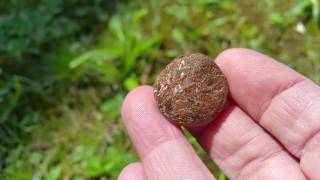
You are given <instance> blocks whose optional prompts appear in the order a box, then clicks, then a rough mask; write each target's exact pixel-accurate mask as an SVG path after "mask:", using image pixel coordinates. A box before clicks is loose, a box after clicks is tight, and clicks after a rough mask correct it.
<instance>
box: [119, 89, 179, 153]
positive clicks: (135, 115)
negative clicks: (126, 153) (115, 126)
mask: <svg viewBox="0 0 320 180" xmlns="http://www.w3.org/2000/svg"><path fill="white" fill-rule="evenodd" d="M122 117H123V121H124V125H125V127H126V129H127V130H128V134H129V136H130V138H131V139H132V141H133V143H134V145H135V147H136V149H137V152H138V154H139V155H140V157H141V158H142V157H144V156H145V155H146V154H147V153H148V152H150V151H151V150H152V149H153V148H154V147H156V146H157V145H158V144H160V143H162V142H164V141H167V140H169V139H174V138H176V137H180V136H182V133H181V132H180V129H179V128H178V127H176V126H175V125H173V124H172V123H170V122H169V121H168V120H167V119H166V118H165V117H164V116H162V115H161V113H160V111H159V108H158V106H157V104H156V102H155V99H154V96H153V89H152V87H150V86H141V87H138V88H136V89H134V90H132V91H131V92H130V93H129V94H128V95H127V97H126V98H125V100H124V102H123V105H122Z"/></svg>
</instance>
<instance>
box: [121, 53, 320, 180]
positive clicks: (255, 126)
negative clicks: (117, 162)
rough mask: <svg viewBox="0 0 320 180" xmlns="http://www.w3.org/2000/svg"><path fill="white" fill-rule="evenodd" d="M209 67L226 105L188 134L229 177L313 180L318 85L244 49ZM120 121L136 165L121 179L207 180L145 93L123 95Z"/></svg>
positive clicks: (318, 146)
mask: <svg viewBox="0 0 320 180" xmlns="http://www.w3.org/2000/svg"><path fill="white" fill-rule="evenodd" d="M216 63H217V64H218V66H219V67H220V68H221V70H222V71H223V72H224V74H225V76H226V78H227V80H228V83H229V87H230V96H231V97H230V98H229V99H230V100H229V102H228V103H227V105H226V107H225V108H224V110H223V111H222V112H221V113H220V115H219V116H218V117H217V118H216V119H215V120H214V121H213V122H212V123H210V124H208V125H207V126H206V127H203V128H197V129H190V131H191V133H192V134H193V135H194V136H195V137H196V139H197V140H198V142H199V143H200V144H201V145H202V146H203V148H204V149H205V150H206V151H207V153H208V154H209V155H210V157H211V158H212V159H213V160H214V162H215V163H216V164H217V165H218V166H219V167H220V168H221V169H222V170H223V172H224V173H225V174H226V175H227V176H228V177H229V178H230V179H259V180H261V179H290V180H295V179H315V180H320V87H319V86H317V85H316V84H315V83H313V82H311V81H310V80H308V79H306V78H305V77H303V76H302V75H300V74H298V73H297V72H295V71H293V70H292V69H290V68H288V67H287V66H285V65H283V64H281V63H279V62H276V61H274V60H272V59H271V58H269V57H266V56H264V55H261V54H259V53H256V52H253V51H250V50H246V49H230V50H227V51H225V52H223V53H222V54H220V55H219V56H218V57H217V59H216ZM122 115H123V119H124V123H125V126H126V128H127V130H128V133H129V136H130V138H131V139H132V141H133V144H134V146H135V148H136V150H137V152H138V154H139V156H140V159H141V162H137V163H133V164H130V165H128V166H127V167H126V168H125V169H123V171H122V172H121V174H120V176H119V179H120V180H140V179H141V180H145V179H164V180H173V179H190V180H206V179H214V177H213V175H212V174H211V173H210V172H209V170H208V169H207V168H206V166H205V165H204V164H203V163H202V161H201V160H200V158H199V157H198V156H197V154H196V152H195V151H194V150H193V148H192V146H191V145H190V144H189V142H188V141H187V139H186V138H185V136H184V134H183V132H182V131H181V129H180V128H179V127H177V126H175V125H173V124H172V123H170V122H169V121H167V120H166V119H165V118H164V117H163V116H162V115H161V114H160V112H159V110H158V107H157V105H156V103H155V100H154V97H153V92H152V87H148V86H142V87H139V88H137V89H135V90H133V91H132V92H130V93H129V95H128V96H127V97H126V99H125V101H124V103H123V107H122Z"/></svg>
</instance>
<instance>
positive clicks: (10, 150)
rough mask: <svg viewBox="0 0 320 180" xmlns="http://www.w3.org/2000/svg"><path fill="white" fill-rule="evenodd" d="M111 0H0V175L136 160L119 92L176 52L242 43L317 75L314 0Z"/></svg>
mask: <svg viewBox="0 0 320 180" xmlns="http://www.w3.org/2000/svg"><path fill="white" fill-rule="evenodd" d="M114 3H115V2H113V1H107V0H94V1H78V0H57V1H50V0H27V1H18V0H10V1H7V2H4V1H1V2H0V11H1V16H0V44H1V45H0V51H1V52H2V54H1V55H0V65H1V67H0V77H1V78H0V142H1V144H2V146H0V147H1V149H0V151H1V152H2V153H0V155H1V158H0V164H1V172H3V173H1V175H0V179H30V178H33V179H90V178H92V179H116V177H117V175H118V174H119V172H120V170H121V169H122V168H123V167H124V166H125V165H126V164H127V163H129V162H133V161H136V160H137V157H136V156H135V155H134V153H133V151H132V149H131V143H130V140H129V138H128V137H127V135H126V133H125V131H124V128H123V126H122V124H121V121H120V120H121V117H120V109H121V103H122V101H123V100H124V97H125V95H126V93H127V92H128V91H130V90H132V89H134V88H135V87H137V86H139V85H142V84H152V83H153V81H154V79H155V76H156V75H157V74H158V72H159V71H160V70H161V69H162V68H163V67H164V66H165V65H166V64H167V63H168V62H169V61H170V60H171V59H172V58H173V57H175V56H177V55H180V54H182V53H190V52H203V53H206V54H208V55H210V56H212V57H215V56H216V55H218V53H220V52H221V51H222V50H224V49H226V48H230V47H247V48H251V49H255V50H258V51H262V52H264V53H266V54H269V55H272V56H273V57H274V58H275V59H279V60H280V61H282V62H284V63H286V64H288V65H290V66H291V67H292V68H294V69H296V70H297V71H299V72H301V73H302V74H304V75H306V76H307V77H309V78H311V79H312V80H314V81H316V82H317V83H320V76H319V72H320V61H319V59H320V53H319V52H320V49H319V48H320V46H319V45H318V44H319V34H320V31H319V19H320V18H319V2H318V1H317V0H306V1H299V0H290V1H286V0H279V1H275V0H264V1H261V2H260V1H259V2H257V1H253V0H243V1H232V0H202V1H193V0H176V1H170V0H165V1H158V0H147V1H131V2H127V3H122V4H121V5H120V6H118V5H117V6H116V8H114V7H115V4H114ZM111 12H113V13H114V14H113V13H111ZM187 137H188V139H189V140H190V142H191V143H192V145H193V146H194V147H195V149H196V150H197V152H198V153H199V154H200V156H201V157H202V159H203V161H204V162H205V163H206V164H207V165H208V167H209V169H210V170H211V171H212V172H213V173H214V174H215V175H216V177H217V178H218V179H221V180H223V179H226V177H225V176H224V175H223V173H221V172H220V171H219V170H218V169H217V167H216V166H215V165H214V164H213V163H212V162H211V161H210V159H209V158H208V157H207V156H206V154H205V152H204V151H203V150H202V149H201V148H200V146H199V144H198V143H197V142H196V140H195V139H194V138H192V137H191V135H190V134H188V133H187Z"/></svg>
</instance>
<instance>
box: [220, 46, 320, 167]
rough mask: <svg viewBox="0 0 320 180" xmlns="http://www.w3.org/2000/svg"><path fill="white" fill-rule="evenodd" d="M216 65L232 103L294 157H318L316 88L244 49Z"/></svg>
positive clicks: (319, 127) (319, 105)
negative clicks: (226, 80) (227, 86)
mask: <svg viewBox="0 0 320 180" xmlns="http://www.w3.org/2000/svg"><path fill="white" fill-rule="evenodd" d="M216 62H217V64H218V65H219V66H220V68H221V69H222V71H223V72H224V73H225V75H226V77H227V79H228V82H229V85H230V92H231V95H232V97H233V99H234V100H235V101H236V102H237V103H238V104H239V105H240V106H241V108H242V109H244V110H245V111H246V112H247V113H249V114H250V116H251V117H253V118H254V119H255V120H257V121H258V122H259V124H260V125H261V126H263V127H264V128H265V129H266V130H268V131H269V132H270V133H271V134H272V135H273V136H274V137H276V138H277V139H278V140H279V141H280V142H281V143H282V144H283V145H284V146H285V147H286V148H287V149H288V150H289V151H290V152H291V153H292V154H293V155H295V156H296V157H298V158H302V157H303V156H306V155H308V153H312V152H313V153H314V152H315V151H316V152H315V153H317V154H320V151H319V149H320V148H319V146H320V140H319V139H320V133H319V132H320V121H319V117H320V88H319V87H318V86H317V85H316V84H314V83H312V82H311V81H309V80H306V79H305V78H304V77H303V76H302V75H300V74H298V73H296V72H295V71H293V70H291V69H290V68H288V67H287V66H285V65H283V64H281V63H279V62H276V61H274V60H272V59H271V58H269V57H266V56H264V55H261V54H259V53H256V52H253V51H250V50H246V49H231V50H227V51H225V52H223V53H222V54H221V55H219V56H218V58H217V61H216ZM306 164H307V162H305V163H304V164H302V166H305V165H306Z"/></svg>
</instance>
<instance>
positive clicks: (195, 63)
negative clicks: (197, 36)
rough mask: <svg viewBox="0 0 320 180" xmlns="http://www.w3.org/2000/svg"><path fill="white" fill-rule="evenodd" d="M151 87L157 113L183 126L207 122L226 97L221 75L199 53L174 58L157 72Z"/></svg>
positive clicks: (207, 58)
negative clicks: (158, 111) (157, 74)
mask: <svg viewBox="0 0 320 180" xmlns="http://www.w3.org/2000/svg"><path fill="white" fill-rule="evenodd" d="M153 87H154V96H155V99H156V102H157V104H158V106H159V109H160V112H161V113H162V114H163V115H164V116H165V117H166V118H167V119H168V120H171V121H173V122H175V123H178V124H180V125H183V126H186V127H197V126H202V125H205V124H207V123H209V122H210V121H211V120H212V119H214V118H215V117H216V116H217V115H218V114H219V112H220V111H221V110H222V108H223V106H224V104H225V102H226V100H227V96H228V83H227V80H226V78H225V77H224V75H223V73H222V72H221V70H220V69H219V67H218V66H217V65H216V64H215V62H214V61H213V60H211V59H210V58H209V57H208V56H206V55H204V54H201V53H195V54H190V55H185V56H180V57H177V58H175V59H174V60H173V61H172V62H171V63H170V64H168V65H167V67H166V68H165V69H163V70H162V71H161V73H160V74H159V76H158V78H157V80H156V82H155V84H154V86H153Z"/></svg>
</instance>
